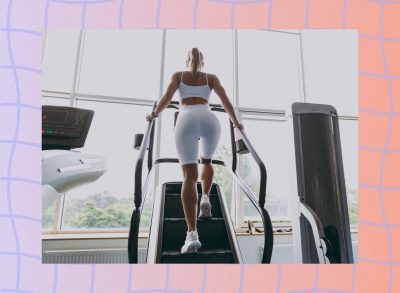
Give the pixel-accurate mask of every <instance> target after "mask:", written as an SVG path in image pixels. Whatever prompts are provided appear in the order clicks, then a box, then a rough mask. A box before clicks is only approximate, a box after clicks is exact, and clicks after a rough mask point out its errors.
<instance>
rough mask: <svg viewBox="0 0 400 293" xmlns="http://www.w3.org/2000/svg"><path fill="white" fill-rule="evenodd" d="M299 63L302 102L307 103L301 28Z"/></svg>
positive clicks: (301, 32)
mask: <svg viewBox="0 0 400 293" xmlns="http://www.w3.org/2000/svg"><path fill="white" fill-rule="evenodd" d="M300 60H301V62H300V64H301V77H302V81H303V102H304V103H307V89H306V78H305V70H304V48H303V30H300Z"/></svg>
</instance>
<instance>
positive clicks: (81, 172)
mask: <svg viewBox="0 0 400 293" xmlns="http://www.w3.org/2000/svg"><path fill="white" fill-rule="evenodd" d="M93 115H94V112H93V111H92V110H85V109H78V108H71V107H60V106H43V107H42V150H43V151H42V210H43V211H45V210H46V209H47V208H48V207H49V206H50V205H51V203H53V202H54V201H55V200H56V199H57V197H58V196H60V195H61V193H65V192H67V191H69V190H71V189H73V188H75V187H78V186H81V185H84V184H87V183H90V182H93V181H95V180H97V179H98V178H99V177H101V176H102V175H103V174H104V172H105V171H106V167H105V161H104V158H102V157H100V156H96V155H90V154H83V153H81V152H79V151H76V150H71V148H76V147H83V146H84V144H85V141H86V137H87V134H88V132H89V128H90V124H91V122H92V118H93Z"/></svg>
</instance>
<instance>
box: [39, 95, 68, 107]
mask: <svg viewBox="0 0 400 293" xmlns="http://www.w3.org/2000/svg"><path fill="white" fill-rule="evenodd" d="M42 105H53V106H69V99H63V98H53V97H51V98H50V97H42Z"/></svg>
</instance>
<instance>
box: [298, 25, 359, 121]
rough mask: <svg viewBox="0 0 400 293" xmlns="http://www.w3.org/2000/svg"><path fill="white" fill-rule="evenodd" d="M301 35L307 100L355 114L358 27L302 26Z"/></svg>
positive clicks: (342, 113)
mask: <svg viewBox="0 0 400 293" xmlns="http://www.w3.org/2000/svg"><path fill="white" fill-rule="evenodd" d="M302 37H303V52H304V74H305V77H304V78H305V83H306V93H307V102H310V103H320V104H329V105H333V106H334V107H335V108H336V110H337V111H338V113H339V114H340V115H358V48H357V44H358V36H357V31H356V30H305V31H303V32H302Z"/></svg>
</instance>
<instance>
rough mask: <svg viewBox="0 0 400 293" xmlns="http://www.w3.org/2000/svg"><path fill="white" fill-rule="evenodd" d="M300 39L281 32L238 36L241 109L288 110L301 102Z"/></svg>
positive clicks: (249, 32) (240, 33) (252, 32)
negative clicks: (293, 103) (292, 104)
mask: <svg viewBox="0 0 400 293" xmlns="http://www.w3.org/2000/svg"><path fill="white" fill-rule="evenodd" d="M298 39H299V36H298V35H295V34H287V33H279V32H270V31H261V30H240V31H239V32H238V60H239V61H238V62H239V63H238V71H239V72H238V78H239V105H240V106H242V107H249V108H268V109H286V108H287V107H288V106H289V105H290V104H291V103H292V102H294V101H300V100H301V97H302V92H301V88H300V84H301V83H300V75H299V74H300V69H299V66H298V64H299V63H298V62H299V60H298V47H299V45H298Z"/></svg>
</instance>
